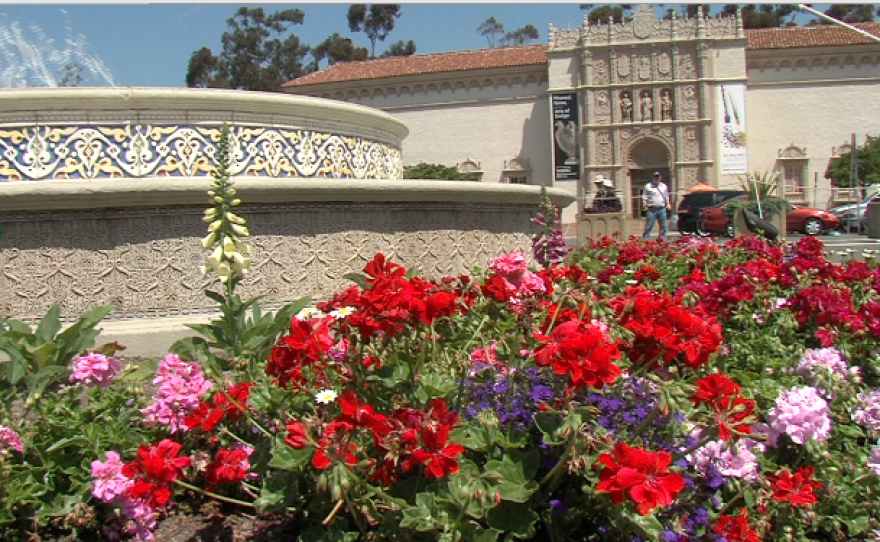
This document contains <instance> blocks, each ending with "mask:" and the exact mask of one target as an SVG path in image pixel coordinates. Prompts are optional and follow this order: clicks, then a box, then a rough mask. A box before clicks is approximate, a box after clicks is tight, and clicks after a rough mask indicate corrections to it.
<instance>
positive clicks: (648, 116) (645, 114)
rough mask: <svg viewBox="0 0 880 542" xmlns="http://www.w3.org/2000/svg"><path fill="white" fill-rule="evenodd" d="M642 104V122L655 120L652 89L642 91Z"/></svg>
mask: <svg viewBox="0 0 880 542" xmlns="http://www.w3.org/2000/svg"><path fill="white" fill-rule="evenodd" d="M640 106H641V110H642V122H652V121H653V120H654V99H653V98H651V91H650V90H645V91H642V94H641V103H640Z"/></svg>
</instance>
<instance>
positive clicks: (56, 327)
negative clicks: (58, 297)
mask: <svg viewBox="0 0 880 542" xmlns="http://www.w3.org/2000/svg"><path fill="white" fill-rule="evenodd" d="M60 330H61V307H60V306H59V305H58V304H57V303H56V304H54V305H52V306H51V307H50V308H49V310H48V311H46V315H45V316H43V319H42V320H40V325H38V326H37V330H36V332H35V333H34V334H35V335H36V336H37V340H38V341H40V342H43V343H45V342H49V341H51V340H52V339H54V338H55V335H56V334H57V333H58V331H60Z"/></svg>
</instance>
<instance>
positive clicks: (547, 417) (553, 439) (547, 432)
mask: <svg viewBox="0 0 880 542" xmlns="http://www.w3.org/2000/svg"><path fill="white" fill-rule="evenodd" d="M562 424H563V419H562V417H561V416H560V415H559V414H550V413H546V412H539V413H537V414H536V415H535V425H537V426H538V429H539V430H540V431H541V433H543V434H544V444H561V443H562V442H563V441H562V440H560V439H559V438H558V437H557V436H556V433H557V431H559V428H560V427H562Z"/></svg>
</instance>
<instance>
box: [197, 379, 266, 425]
mask: <svg viewBox="0 0 880 542" xmlns="http://www.w3.org/2000/svg"><path fill="white" fill-rule="evenodd" d="M251 387H253V384H251V383H250V382H242V383H241V384H238V385H236V386H233V387H231V388H229V390H228V391H227V392H226V393H215V394H214V398H213V400H212V402H213V407H212V405H211V404H210V403H205V402H202V403H199V407H198V408H197V409H196V410H195V411H193V413H192V414H190V415H188V416H187V417H186V419H185V423H186V426H187V427H189V428H190V429H195V428H197V427H201V428H202V429H203V430H205V431H212V430H213V429H214V427H216V426H217V424H218V423H220V421H221V420H223V418H224V417H226V416H229V420H230V421H235V420H236V419H238V415H239V414H240V413H242V412H244V410H245V409H246V408H247V400H248V397H249V396H250V392H251ZM227 394H228V395H229V397H232V399H233V401H235V403H238V405H240V407H241V408H240V407H239V406H236V405H235V403H233V402H232V401H230V400H229V398H227V397H226V395H227Z"/></svg>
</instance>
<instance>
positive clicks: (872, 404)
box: [852, 390, 880, 431]
mask: <svg viewBox="0 0 880 542" xmlns="http://www.w3.org/2000/svg"><path fill="white" fill-rule="evenodd" d="M852 419H853V421H854V422H856V423H857V424H859V425H862V426H864V427H868V428H870V429H874V430H875V431H878V430H880V390H871V392H869V393H867V394H865V393H860V394H859V405H858V406H857V407H856V409H855V410H854V411H853V414H852Z"/></svg>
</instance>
